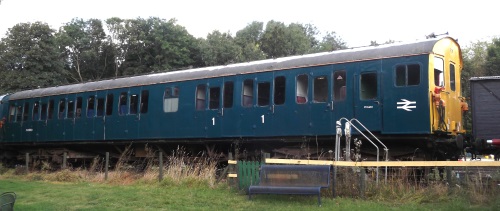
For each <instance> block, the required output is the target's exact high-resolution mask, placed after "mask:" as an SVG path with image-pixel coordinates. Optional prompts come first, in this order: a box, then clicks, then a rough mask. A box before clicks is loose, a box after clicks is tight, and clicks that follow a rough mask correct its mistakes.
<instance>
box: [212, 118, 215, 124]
mask: <svg viewBox="0 0 500 211" xmlns="http://www.w3.org/2000/svg"><path fill="white" fill-rule="evenodd" d="M212 125H215V117H214V118H212Z"/></svg>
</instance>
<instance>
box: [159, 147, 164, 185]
mask: <svg viewBox="0 0 500 211" xmlns="http://www.w3.org/2000/svg"><path fill="white" fill-rule="evenodd" d="M159 154H160V155H159V158H158V162H159V163H158V168H159V170H160V175H158V180H159V182H161V181H162V180H163V152H161V151H160V153H159Z"/></svg>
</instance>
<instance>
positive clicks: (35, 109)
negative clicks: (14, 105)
mask: <svg viewBox="0 0 500 211" xmlns="http://www.w3.org/2000/svg"><path fill="white" fill-rule="evenodd" d="M39 110H40V106H39V105H38V102H35V103H33V116H32V117H31V119H32V120H33V121H36V120H40V115H39V113H38V112H39Z"/></svg>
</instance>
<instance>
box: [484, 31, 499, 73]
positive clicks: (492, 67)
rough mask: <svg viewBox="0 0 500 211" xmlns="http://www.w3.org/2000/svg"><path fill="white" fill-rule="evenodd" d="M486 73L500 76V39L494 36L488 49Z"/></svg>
mask: <svg viewBox="0 0 500 211" xmlns="http://www.w3.org/2000/svg"><path fill="white" fill-rule="evenodd" d="M485 64H486V68H485V71H486V75H492V76H493V75H495V76H500V39H499V38H494V39H493V40H492V43H491V44H490V45H489V46H488V48H487V50H486V62H485Z"/></svg>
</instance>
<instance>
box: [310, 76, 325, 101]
mask: <svg viewBox="0 0 500 211" xmlns="http://www.w3.org/2000/svg"><path fill="white" fill-rule="evenodd" d="M313 86H314V96H313V99H314V102H315V103H324V102H326V101H327V100H328V80H327V79H326V76H319V77H316V78H314V82H313Z"/></svg>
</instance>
